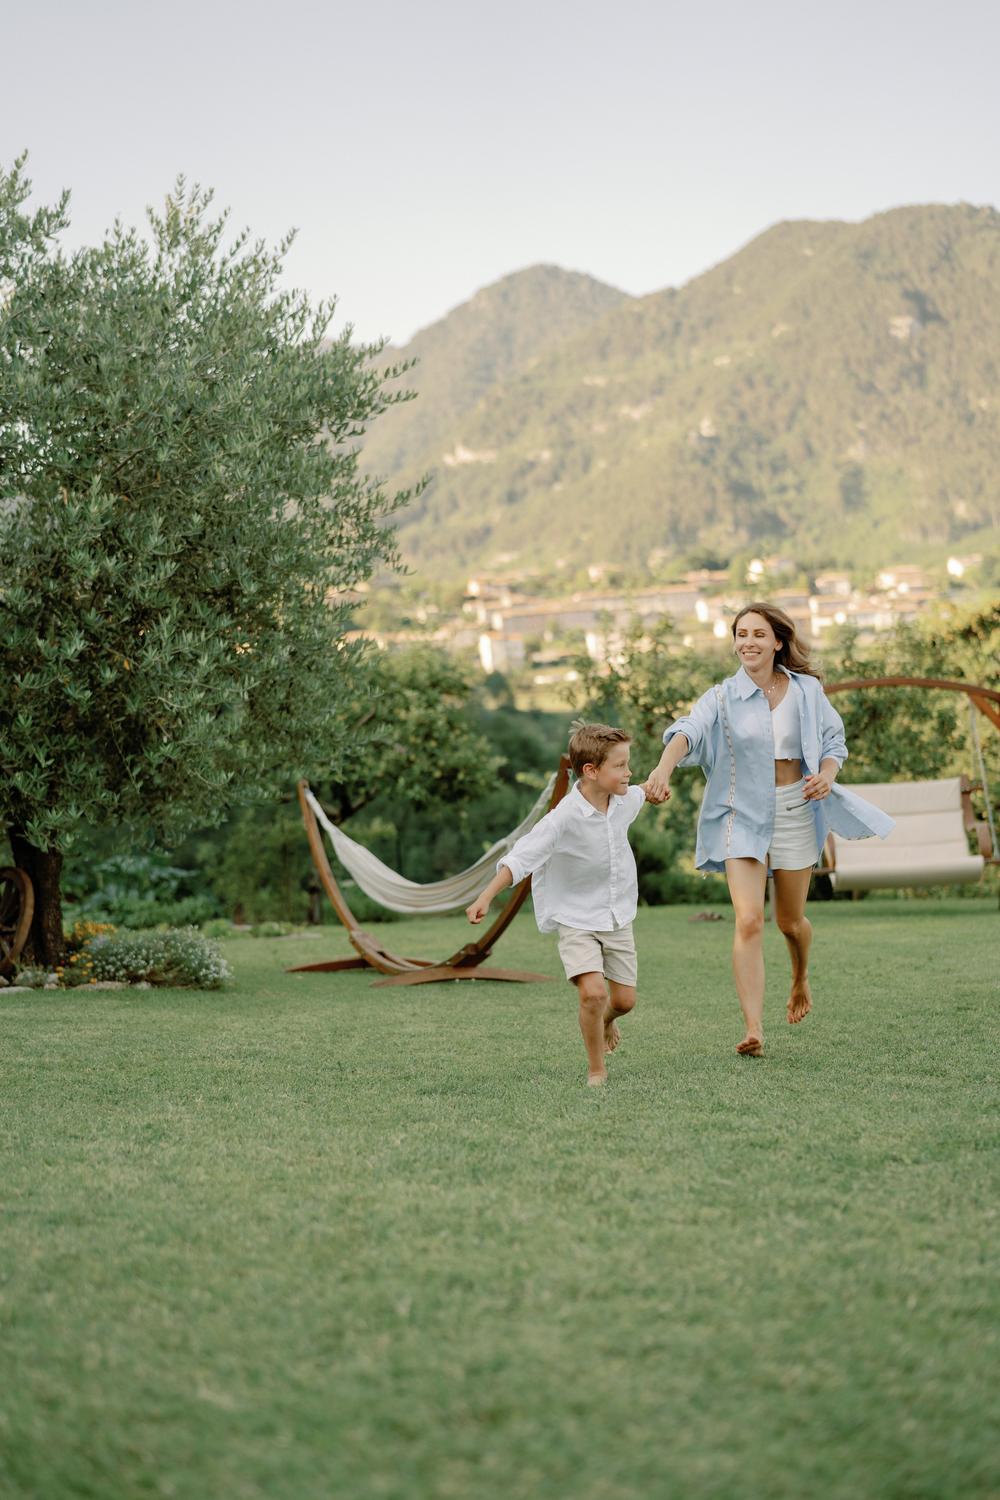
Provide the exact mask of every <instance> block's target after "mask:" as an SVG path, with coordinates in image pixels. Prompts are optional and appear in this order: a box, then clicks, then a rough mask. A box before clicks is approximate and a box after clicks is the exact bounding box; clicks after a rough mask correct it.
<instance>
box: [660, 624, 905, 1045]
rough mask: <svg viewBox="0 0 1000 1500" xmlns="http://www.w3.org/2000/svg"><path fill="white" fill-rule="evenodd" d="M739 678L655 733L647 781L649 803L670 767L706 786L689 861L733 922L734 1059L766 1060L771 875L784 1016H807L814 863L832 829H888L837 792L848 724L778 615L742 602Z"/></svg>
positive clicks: (736, 631) (878, 816)
mask: <svg viewBox="0 0 1000 1500" xmlns="http://www.w3.org/2000/svg"><path fill="white" fill-rule="evenodd" d="M732 628H733V646H734V650H735V653H736V656H737V658H738V660H739V662H740V669H739V671H738V672H736V673H735V675H734V676H732V677H727V678H726V680H725V682H721V683H716V684H715V685H714V686H713V687H711V688H709V690H708V692H707V693H705V694H704V695H703V696H702V697H701V698H699V699H698V702H697V703H696V704H695V705H694V707H693V708H692V710H691V712H690V713H689V714H685V715H684V716H683V718H680V719H678V720H677V721H676V722H675V723H673V724H671V726H670V728H669V729H668V730H667V731H666V733H665V734H664V736H663V742H664V746H665V748H664V751H663V755H662V756H661V758H660V763H659V765H658V766H657V768H656V770H655V771H653V772H652V773H651V775H650V777H649V780H648V781H647V782H646V796H647V798H648V800H649V801H651V802H664V801H665V800H666V799H667V798H668V797H669V796H670V777H671V775H672V774H673V771H674V769H675V767H676V766H685V765H687V766H690V765H698V766H701V767H702V769H703V770H704V772H705V775H706V777H707V782H708V784H707V786H706V788H705V795H704V798H703V799H702V804H701V813H700V815H699V818H698V843H697V848H696V851H695V863H696V864H697V867H698V869H699V870H717V871H722V870H724V871H725V873H726V879H727V880H728V882H729V894H730V897H731V899H732V903H733V910H734V911H735V913H736V933H735V936H734V939H733V974H734V977H735V979H736V990H737V994H738V995H739V999H740V1006H741V1009H742V1011H743V1019H744V1022H745V1024H746V1034H745V1035H744V1037H743V1040H742V1041H741V1042H740V1043H739V1045H738V1046H737V1048H736V1050H737V1052H739V1053H740V1054H742V1055H743V1056H745V1057H761V1056H762V1055H763V1051H764V1027H763V1013H764V949H763V930H764V893H765V889H766V884H767V867H768V865H769V864H770V867H771V872H772V874H773V876H774V905H775V917H776V920H777V923H778V926H779V928H780V929H781V931H782V933H783V934H784V937H785V941H786V942H787V944H788V951H789V953H790V954H791V958H792V988H791V994H790V996H789V999H788V1019H789V1021H790V1022H792V1023H793V1024H794V1023H795V1022H797V1021H801V1020H802V1019H803V1017H804V1016H806V1015H808V1013H809V1011H810V1010H811V1009H812V996H811V994H810V991H809V945H810V943H811V942H812V927H811V925H810V923H809V922H808V920H807V918H806V915H805V907H806V896H807V894H808V891H809V879H810V876H811V874H812V868H813V865H815V863H816V861H817V859H818V858H819V851H820V850H821V849H822V848H823V844H824V842H825V841H826V835H827V831H828V829H831V828H832V829H833V831H834V832H835V833H837V834H840V835H841V836H842V837H843V838H855V839H856V838H869V837H870V836H871V835H872V834H877V835H878V836H879V838H885V836H886V834H888V833H889V832H891V830H892V828H893V820H892V819H891V818H890V817H888V816H887V815H886V814H885V813H884V812H882V811H881V810H880V809H879V808H877V807H874V806H872V804H871V803H870V802H865V801H864V800H863V799H862V798H861V797H858V796H856V795H855V794H854V793H851V792H845V791H844V790H843V789H842V788H841V787H838V786H837V785H836V779H837V772H838V771H839V770H840V767H841V766H842V765H843V763H844V761H845V760H846V759H847V745H846V743H845V740H844V724H843V720H842V719H841V717H840V715H839V714H838V713H837V712H836V710H835V709H833V708H832V707H831V706H830V702H829V700H828V699H827V696H826V694H825V693H824V692H823V688H822V685H821V683H820V680H819V675H818V673H817V672H816V669H815V668H814V667H813V666H811V665H810V662H809V656H808V652H807V650H806V648H805V647H804V646H803V645H802V643H801V641H800V640H799V639H798V637H797V635H796V633H795V626H794V624H793V622H792V621H791V620H790V619H789V617H788V616H787V615H786V614H785V612H784V611H783V610H781V609H777V608H776V607H775V606H774V605H773V604H748V605H747V606H746V607H745V608H744V609H741V610H740V612H739V614H738V615H737V616H736V619H735V620H734V621H733V627H732Z"/></svg>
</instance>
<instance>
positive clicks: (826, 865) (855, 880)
mask: <svg viewBox="0 0 1000 1500" xmlns="http://www.w3.org/2000/svg"><path fill="white" fill-rule="evenodd" d="M886 687H916V688H933V689H943V690H944V691H946V692H953V693H964V694H965V695H966V697H967V698H968V700H969V729H970V738H971V740H972V746H973V751H974V754H975V757H976V762H977V767H976V768H977V771H978V776H979V779H978V781H970V780H969V779H968V777H966V776H952V777H948V778H945V779H942V780H939V781H894V782H869V783H861V784H858V783H855V782H852V783H851V788H850V789H851V791H852V792H856V793H857V794H858V796H860V797H864V798H865V799H866V800H867V801H869V802H873V803H874V804H875V806H876V807H879V808H881V809H882V811H883V812H886V813H888V814H889V815H890V817H892V818H894V819H895V820H896V826H895V828H894V829H893V831H892V832H891V833H890V834H889V836H888V837H887V838H886V839H884V840H876V839H862V840H850V839H843V838H840V837H838V835H836V834H834V833H831V834H830V835H829V837H828V838H827V841H826V845H825V848H824V850H823V858H822V862H821V865H820V868H819V871H818V873H819V874H820V875H821V876H823V875H825V876H826V877H827V878H828V879H829V881H830V884H831V885H832V887H833V888H834V889H835V890H837V891H849V892H852V893H858V894H859V893H861V892H862V891H870V890H876V889H888V888H893V887H906V886H928V885H965V884H969V883H972V882H974V881H977V880H980V879H981V878H982V875H983V871H984V869H985V868H986V866H987V865H991V864H992V865H996V864H1000V847H998V842H997V831H996V823H995V821H994V816H993V804H992V799H991V797H990V788H989V783H988V780H987V776H986V762H985V760H984V757H983V750H982V745H981V744H980V739H979V728H978V719H977V714H982V715H983V716H984V717H985V718H986V719H988V720H989V721H990V723H991V724H993V726H994V727H995V728H997V729H1000V692H996V691H994V690H993V689H992V688H987V687H982V686H980V685H979V684H977V683H971V682H961V681H958V680H955V679H951V678H941V677H861V678H855V679H852V680H851V681H849V682H836V683H832V684H831V685H829V686H827V688H826V692H827V693H828V694H831V693H846V692H850V691H853V690H854V689H857V688H886ZM974 792H978V793H981V794H982V797H983V801H984V803H985V814H986V815H985V817H984V818H980V817H977V816H976V814H975V812H974V810H973V806H972V795H973V793H974ZM970 833H971V834H972V835H973V836H974V838H975V841H976V846H977V849H976V853H974V854H973V853H970V851H969V841H968V835H969V834H970Z"/></svg>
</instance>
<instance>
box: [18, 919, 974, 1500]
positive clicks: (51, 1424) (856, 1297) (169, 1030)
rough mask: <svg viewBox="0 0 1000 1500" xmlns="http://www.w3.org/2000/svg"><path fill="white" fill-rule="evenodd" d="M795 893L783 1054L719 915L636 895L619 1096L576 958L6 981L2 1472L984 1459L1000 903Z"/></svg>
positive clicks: (443, 924) (277, 1480) (958, 1485)
mask: <svg viewBox="0 0 1000 1500" xmlns="http://www.w3.org/2000/svg"><path fill="white" fill-rule="evenodd" d="M810 911H811V914H812V915H813V916H814V920H815V923H816V928H817V938H816V946H815V949H814V964H813V983H814V991H815V994H816V999H817V1009H816V1012H815V1014H814V1015H813V1016H811V1017H810V1018H809V1019H808V1020H807V1021H806V1022H805V1023H804V1024H803V1025H802V1026H800V1027H798V1028H794V1029H792V1028H789V1027H787V1026H786V1025H785V1024H784V1021H783V1018H782V1016H783V999H784V994H783V988H782V985H783V981H784V963H783V954H782V952H781V940H780V935H779V934H777V933H776V932H774V930H773V929H769V930H768V935H767V939H766V941H767V946H768V953H769V955H770V957H771V958H772V959H773V963H772V965H771V985H770V999H769V1006H770V1014H769V1017H768V1020H769V1027H768V1031H767V1039H768V1055H767V1057H766V1058H764V1059H763V1060H761V1061H756V1062H755V1061H749V1060H741V1059H738V1058H737V1057H736V1056H735V1055H734V1053H733V1050H732V1049H733V1045H734V1043H735V1042H736V1041H737V1040H738V1038H739V1036H740V1027H739V1016H738V1012H737V1008H736V1003H735V1000H734V998H733V992H732V986H731V981H730V978H729V968H728V949H729V942H730V936H731V931H732V927H731V922H730V921H729V917H728V913H727V920H726V922H725V923H692V922H690V921H689V920H688V919H689V915H690V910H689V909H684V908H679V909H674V910H666V911H662V910H661V911H643V912H641V913H640V916H639V919H638V924H637V936H638V944H639V954H640V966H641V967H640V999H639V1007H638V1009H637V1011H636V1014H635V1016H634V1017H633V1018H632V1019H631V1020H629V1021H628V1022H627V1023H626V1024H625V1026H624V1027H623V1031H624V1033H625V1040H624V1042H623V1044H622V1047H621V1049H620V1051H619V1053H618V1054H616V1056H615V1057H614V1058H613V1059H612V1061H611V1078H610V1082H609V1086H608V1087H607V1089H606V1090H604V1091H596V1090H588V1089H586V1088H585V1087H584V1082H583V1081H584V1075H585V1065H584V1055H583V1050H582V1046H581V1043H580V1040H579V1036H578V1033H577V1030H576V1019H575V1004H574V997H573V995H572V993H571V992H570V990H569V989H568V987H567V986H566V985H565V983H564V982H562V981H560V982H559V983H554V984H549V985H536V986H503V985H487V984H476V985H468V984H463V985H458V984H450V985H435V986H427V987H424V988H417V989H411V990H375V989H372V988H370V984H369V977H368V976H367V975H365V974H354V973H352V974H347V975H336V976H324V975H306V976H289V975H286V974H285V973H284V972H283V967H284V966H285V965H286V964H289V963H293V962H296V961H299V962H304V961H310V960H313V959H315V958H317V957H320V956H327V955H335V954H339V953H342V952H346V951H347V949H346V941H345V939H344V938H343V936H342V935H341V934H340V932H339V931H338V930H333V929H327V930H326V931H324V932H323V933H322V934H321V935H319V936H318V937H317V938H314V939H304V938H303V939H286V940H271V941H264V940H260V941H255V940H250V939H246V940H244V941H241V942H233V943H230V944H228V945H227V950H226V951H227V953H228V955H229V956H230V958H231V961H232V962H233V963H234V965H235V967H236V970H237V977H236V980H235V981H234V982H233V983H232V985H231V986H230V987H229V989H228V990H226V991H224V992H222V993H216V994H192V993H188V992H183V991H155V990H154V991H147V992H143V993H132V994H127V993H108V992H103V993H98V994H90V995H87V994H86V993H76V994H60V993H36V994H32V995H9V996H7V997H6V998H2V997H0V1027H2V1036H3V1049H2V1055H3V1086H2V1095H0V1099H2V1103H0V1109H2V1150H3V1158H2V1160H3V1168H2V1181H0V1192H2V1211H3V1244H2V1257H0V1494H2V1495H3V1496H4V1497H5V1500H14V1497H24V1496H33V1497H38V1500H62V1497H69V1496H74V1497H75V1496H88V1497H93V1500H119V1497H126V1496H127V1497H132V1496H177V1497H181V1500H216V1497H219V1500H242V1497H253V1500H256V1497H261V1500H264V1497H266V1500H313V1497H315V1500H327V1497H351V1500H363V1497H375V1496H384V1497H399V1500H404V1497H405V1500H436V1497H444V1496H450V1497H456V1500H493V1497H498V1500H499V1497H501V1496H504V1497H524V1500H536V1497H539V1500H542V1497H566V1500H605V1497H606V1500H660V1497H666V1500H673V1497H677V1500H689V1497H701V1496H711V1497H725V1500H729V1497H732V1500H756V1497H772V1496H774V1497H789V1500H812V1497H834V1496H835V1497H841V1496H842V1497H844V1500H848V1497H850V1500H858V1497H879V1500H881V1497H928V1500H930V1497H955V1500H959V1497H961V1500H967V1497H978V1496H983V1497H986V1496H995V1495H997V1494H998V1493H1000V1430H998V1427H1000V1424H998V1406H997V1401H996V1391H997V1385H996V1382H997V1377H998V1373H1000V1357H998V1356H1000V1333H998V1330H1000V1287H998V1280H997V1267H998V1259H1000V1256H998V1242H1000V1211H998V1209H1000V1194H998V1191H997V1189H998V1173H997V1153H996V1147H997V1140H998V1129H997V1091H996V1058H997V1055H998V1046H997V1041H998V1037H997V1031H998V1027H997V1001H998V994H997V954H998V949H1000V913H998V912H997V911H996V909H995V907H994V906H993V905H992V904H991V903H989V902H986V901H980V902H975V901H950V902H941V903H932V902H906V903H904V902H888V901H886V902H878V901H875V900H869V901H865V902H859V903H834V904H828V905H820V906H817V907H815V908H810ZM466 931H467V929H466V928H465V926H464V924H463V923H461V921H459V920H453V919H448V920H447V921H434V922H430V921H428V922H423V923H415V922H414V923H409V924H407V925H406V927H405V929H404V928H396V929H388V928H382V929H380V932H382V933H391V935H392V939H393V941H394V942H396V943H398V945H399V946H400V947H402V948H405V949H406V950H407V951H414V952H418V953H419V952H426V953H427V955H428V956H440V955H443V954H444V953H446V952H447V951H449V949H450V947H451V946H454V945H457V943H458V941H460V940H461V937H462V936H464V933H465V932H466ZM496 957H497V961H498V962H501V963H503V964H505V965H507V964H509V965H514V964H518V965H525V966H527V967H531V968H535V969H539V968H540V969H541V970H542V971H543V972H546V971H548V972H552V973H553V974H555V973H556V972H557V959H556V953H555V948H554V944H553V943H552V942H551V941H550V940H548V939H545V938H541V937H539V936H538V934H537V933H536V932H535V931H534V927H533V924H532V923H531V921H530V918H529V917H527V916H524V915H522V917H521V918H519V919H518V921H517V923H516V924H515V927H514V928H513V929H512V931H511V932H510V933H509V934H508V935H507V937H506V938H505V939H504V941H503V943H502V945H501V947H500V948H498V950H497V955H496Z"/></svg>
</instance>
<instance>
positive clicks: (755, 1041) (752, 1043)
mask: <svg viewBox="0 0 1000 1500" xmlns="http://www.w3.org/2000/svg"><path fill="white" fill-rule="evenodd" d="M736 1050H737V1052H738V1053H739V1054H740V1056H741V1057H763V1056H764V1038H763V1037H762V1036H745V1037H744V1038H743V1040H742V1042H737V1044H736Z"/></svg>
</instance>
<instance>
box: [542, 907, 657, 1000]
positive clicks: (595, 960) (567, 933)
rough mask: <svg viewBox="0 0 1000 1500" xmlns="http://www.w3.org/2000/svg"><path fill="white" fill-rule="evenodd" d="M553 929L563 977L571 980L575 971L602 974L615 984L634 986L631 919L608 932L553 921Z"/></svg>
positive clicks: (637, 969) (634, 972)
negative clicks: (588, 930)
mask: <svg viewBox="0 0 1000 1500" xmlns="http://www.w3.org/2000/svg"><path fill="white" fill-rule="evenodd" d="M556 931H557V932H558V934H559V957H560V958H561V959H562V961H563V968H564V969H565V970H566V978H567V979H575V978H576V977H577V975H578V974H603V975H604V977H605V979H613V980H614V982H615V984H628V985H631V986H632V987H633V988H635V984H636V980H637V979H638V977H639V967H638V964H637V962H636V956H635V938H634V937H633V936H632V923H631V922H627V923H626V924H625V926H624V927H616V928H614V930H613V931H612V932H584V931H583V929H582V928H579V927H563V926H561V925H560V924H559V923H558V922H557V923H556Z"/></svg>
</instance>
